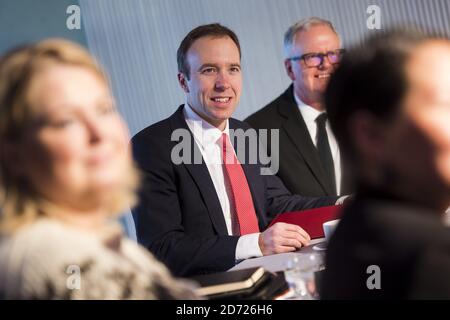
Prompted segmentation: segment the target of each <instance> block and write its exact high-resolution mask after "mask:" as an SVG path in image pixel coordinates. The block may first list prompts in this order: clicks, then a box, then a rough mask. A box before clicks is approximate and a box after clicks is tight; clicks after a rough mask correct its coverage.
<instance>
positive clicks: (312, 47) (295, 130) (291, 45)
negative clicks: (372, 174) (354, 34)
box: [245, 17, 351, 197]
mask: <svg viewBox="0 0 450 320" xmlns="http://www.w3.org/2000/svg"><path fill="white" fill-rule="evenodd" d="M343 55H344V49H342V47H341V39H340V37H339V35H338V33H337V32H336V30H335V28H334V26H333V24H332V23H331V22H330V21H328V20H325V19H321V18H317V17H310V18H305V19H303V20H300V21H298V22H296V23H295V24H293V25H292V26H290V27H289V29H288V30H287V31H286V33H285V35H284V58H285V59H284V66H285V68H286V73H287V75H288V76H289V78H290V79H291V80H292V84H291V85H290V86H289V87H288V88H287V89H286V91H285V92H284V93H282V94H281V95H280V96H279V97H277V98H276V99H275V100H274V101H272V102H270V103H269V104H268V105H267V106H265V107H264V108H262V109H261V110H259V111H257V112H255V113H254V114H252V115H251V116H249V117H248V118H247V119H245V121H246V122H247V123H249V124H250V125H251V126H252V127H254V128H256V129H278V130H280V131H279V132H280V141H279V164H280V168H279V170H278V172H277V175H278V177H280V179H281V180H282V181H283V183H284V184H285V185H286V187H287V188H288V189H289V191H291V192H292V193H297V194H302V195H305V196H310V197H320V196H330V195H334V196H335V195H341V194H348V193H349V192H350V191H351V187H350V186H349V185H348V184H347V183H345V182H344V181H347V180H346V179H343V172H344V170H343V167H344V165H343V164H342V163H341V151H340V149H339V145H338V144H337V142H336V139H335V137H334V135H333V132H332V131H331V128H330V125H329V121H328V120H327V113H326V109H325V104H324V102H323V98H324V93H325V88H326V86H327V84H328V81H329V80H330V76H331V75H332V74H333V72H334V70H336V68H337V66H338V65H339V62H340V60H341V59H342V56H343ZM267 148H268V152H269V153H271V152H272V150H271V149H270V143H268V144H267Z"/></svg>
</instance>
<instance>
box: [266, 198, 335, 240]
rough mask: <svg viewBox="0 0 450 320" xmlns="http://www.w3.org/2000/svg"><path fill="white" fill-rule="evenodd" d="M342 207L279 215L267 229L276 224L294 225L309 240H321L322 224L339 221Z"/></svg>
mask: <svg viewBox="0 0 450 320" xmlns="http://www.w3.org/2000/svg"><path fill="white" fill-rule="evenodd" d="M341 211H342V205H338V206H328V207H322V208H316V209H310V210H304V211H293V212H285V213H280V214H279V215H278V216H276V217H275V219H273V220H272V222H271V223H270V225H269V227H270V226H272V225H273V224H275V223H277V222H285V223H291V224H296V225H298V226H300V227H302V228H303V229H304V230H305V231H306V232H308V234H309V236H310V237H311V239H316V238H322V237H324V234H323V227H322V225H323V223H324V222H327V221H330V220H335V219H339V217H340V214H341Z"/></svg>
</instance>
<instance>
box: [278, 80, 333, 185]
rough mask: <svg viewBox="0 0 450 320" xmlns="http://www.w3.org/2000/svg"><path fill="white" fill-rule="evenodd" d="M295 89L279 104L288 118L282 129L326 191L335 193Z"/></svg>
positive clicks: (280, 110) (291, 88)
mask: <svg viewBox="0 0 450 320" xmlns="http://www.w3.org/2000/svg"><path fill="white" fill-rule="evenodd" d="M293 90H294V89H293V86H292V85H291V86H290V87H289V88H288V89H287V90H286V92H285V93H284V94H283V96H282V102H283V103H281V104H280V105H279V106H278V112H279V113H280V114H281V115H282V116H283V117H285V118H286V122H285V123H284V124H283V126H282V128H281V129H282V130H284V131H285V132H286V134H287V135H288V137H289V138H290V140H291V143H292V144H293V145H294V146H295V148H296V149H297V150H298V152H300V154H301V155H302V156H303V159H304V160H305V162H306V164H307V165H308V167H309V168H310V170H311V172H312V173H313V174H314V176H315V177H316V179H317V181H318V182H319V183H320V185H321V186H322V188H323V189H324V190H325V192H326V193H327V194H333V191H332V188H331V181H330V179H328V178H327V176H326V174H325V171H324V170H323V168H322V166H321V164H320V163H321V162H320V158H319V154H318V153H317V149H316V147H315V146H314V144H313V142H312V140H311V136H310V134H309V131H308V128H307V127H306V123H305V120H304V119H303V117H302V115H301V113H300V111H299V110H298V106H297V104H296V102H295V99H294V94H293ZM300 179H301V177H300Z"/></svg>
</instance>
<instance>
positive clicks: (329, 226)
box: [322, 219, 339, 242]
mask: <svg viewBox="0 0 450 320" xmlns="http://www.w3.org/2000/svg"><path fill="white" fill-rule="evenodd" d="M338 223H339V219H336V220H331V221H327V222H325V223H324V224H323V225H322V226H323V233H324V235H325V239H326V240H327V242H328V241H329V240H330V238H331V235H332V234H333V232H334V230H335V229H336V226H337V225H338Z"/></svg>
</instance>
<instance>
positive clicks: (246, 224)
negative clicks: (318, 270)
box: [132, 24, 338, 275]
mask: <svg viewBox="0 0 450 320" xmlns="http://www.w3.org/2000/svg"><path fill="white" fill-rule="evenodd" d="M177 53H178V55H177V57H178V80H179V84H180V87H181V89H182V90H183V92H184V94H185V97H186V103H185V104H183V105H181V106H180V107H179V108H178V110H177V111H176V112H175V113H174V114H173V115H172V116H170V117H169V118H167V119H164V120H162V121H160V122H158V123H156V124H153V125H151V126H149V127H147V128H145V129H143V130H142V131H141V132H139V133H138V134H136V135H135V136H134V137H133V139H132V143H133V154H134V157H135V159H136V160H137V163H138V164H139V166H140V168H141V170H142V171H143V172H144V186H143V188H142V193H141V195H142V197H141V201H140V202H139V205H138V206H137V207H136V208H135V209H134V210H133V214H134V217H135V218H136V219H135V220H136V224H137V227H136V228H137V235H138V240H139V242H140V243H142V244H143V245H144V246H145V247H147V248H148V249H149V250H150V251H151V252H153V253H154V254H155V255H156V256H157V257H158V258H159V259H160V260H161V261H163V262H164V263H166V264H167V265H168V266H169V268H170V269H171V270H172V271H173V272H174V273H175V274H177V275H193V274H199V273H210V272H214V271H224V270H227V269H229V268H231V267H233V266H234V265H235V264H236V262H237V261H239V260H242V259H247V258H251V257H260V256H262V255H270V254H274V253H280V252H290V251H294V250H296V249H298V248H300V247H302V246H304V245H307V244H308V243H309V240H310V237H309V235H308V234H307V233H306V232H305V231H304V230H303V229H302V228H301V227H299V226H297V225H292V224H286V223H277V224H274V225H273V226H272V227H270V228H267V229H266V230H265V228H266V227H267V225H268V224H269V222H270V220H271V219H273V217H274V216H275V215H276V214H278V213H282V212H286V211H294V210H300V209H306V208H312V207H320V206H326V205H332V204H335V203H336V201H337V200H338V199H337V197H331V196H330V197H323V198H307V197H304V196H301V195H292V194H291V193H290V192H289V191H288V190H287V189H286V188H285V187H284V185H283V183H282V182H281V181H280V180H279V178H278V177H276V176H274V175H263V174H261V170H262V169H263V166H262V164H261V163H260V162H259V161H255V163H251V162H250V161H240V160H239V159H238V157H237V156H236V154H237V152H236V151H235V148H236V144H235V143H234V139H233V138H232V134H231V133H232V132H235V130H241V132H245V131H247V130H248V129H250V127H249V126H248V125H247V124H245V123H243V122H241V121H238V120H235V119H233V118H231V116H232V114H233V112H234V110H235V109H236V107H237V105H238V102H239V98H240V95H241V86H242V71H241V50H240V45H239V41H238V38H237V36H236V34H235V33H234V32H233V31H232V30H230V29H228V28H226V27H224V26H222V25H220V24H209V25H202V26H199V27H197V28H195V29H193V30H191V31H190V32H189V33H188V34H187V35H186V37H185V38H184V39H183V40H182V42H181V44H180V46H179V48H178V52H177ZM179 134H181V136H179ZM180 140H181V142H180ZM183 144H184V146H185V147H184V150H183V155H184V156H186V155H187V157H186V158H187V159H186V160H187V161H185V159H177V157H176V156H177V155H178V154H179V153H180V152H179V151H178V152H177V150H178V148H180V145H181V146H182V145H183ZM251 147H252V146H249V145H246V146H245V148H243V149H245V151H246V154H249V150H250V149H251ZM174 151H175V152H174ZM189 155H191V156H192V155H194V156H193V159H192V157H191V156H189ZM196 155H198V157H197V159H196Z"/></svg>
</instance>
